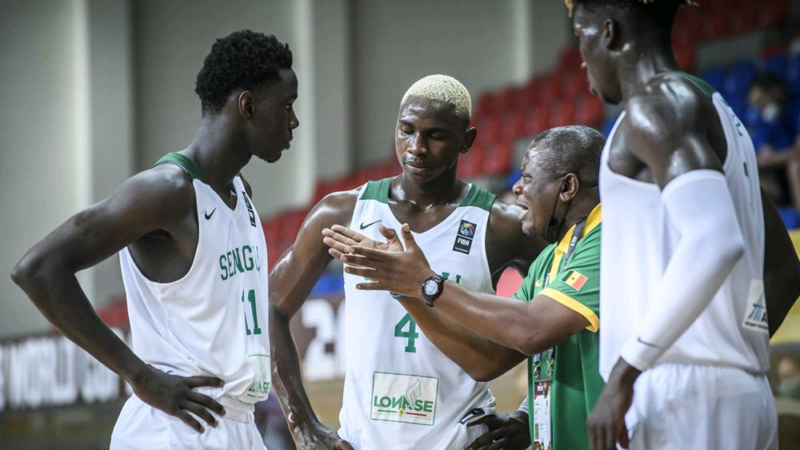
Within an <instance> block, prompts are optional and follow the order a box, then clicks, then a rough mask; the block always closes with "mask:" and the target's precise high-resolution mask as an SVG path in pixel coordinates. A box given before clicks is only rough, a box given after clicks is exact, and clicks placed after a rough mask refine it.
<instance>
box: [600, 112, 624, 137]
mask: <svg viewBox="0 0 800 450" xmlns="http://www.w3.org/2000/svg"><path fill="white" fill-rule="evenodd" d="M618 118H619V116H617V117H612V118H610V119H608V120H606V122H605V123H604V124H603V128H602V129H601V130H600V132H601V133H603V136H605V137H606V139H608V136H609V135H611V131H612V130H613V129H614V125H615V124H616V123H617V119H618Z"/></svg>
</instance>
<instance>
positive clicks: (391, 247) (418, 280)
mask: <svg viewBox="0 0 800 450" xmlns="http://www.w3.org/2000/svg"><path fill="white" fill-rule="evenodd" d="M336 227H338V226H334V228H335V231H339V234H340V235H343V236H345V237H349V239H352V240H353V243H354V244H355V245H351V244H348V243H345V242H343V241H342V240H341V238H340V239H336V237H334V236H331V235H330V233H326V231H323V234H325V236H326V238H325V243H326V244H327V245H328V246H330V247H331V250H334V251H335V252H336V253H335V255H338V258H339V259H340V260H341V261H342V262H343V263H345V268H344V270H345V272H346V273H349V274H352V275H356V276H362V277H364V278H367V279H369V280H370V281H369V282H365V283H359V284H357V285H356V289H361V290H365V291H390V292H393V293H396V294H400V295H403V296H406V297H412V298H420V297H421V289H422V284H423V283H424V282H425V280H426V279H428V278H429V277H430V276H432V275H435V273H434V272H433V270H431V267H430V265H429V264H428V260H427V259H426V258H425V254H423V253H422V250H421V249H420V248H419V246H418V245H417V242H416V241H415V240H414V235H413V234H412V233H411V228H409V226H408V224H404V225H403V227H402V229H401V232H400V240H401V241H402V244H403V245H404V246H405V250H402V247H401V246H400V245H399V242H397V241H396V239H397V233H395V232H394V231H393V230H389V229H387V228H384V227H381V234H383V235H384V237H386V238H387V239H388V241H387V242H386V243H384V244H378V245H372V246H368V245H370V244H368V243H365V240H368V239H367V238H363V236H362V239H360V240H359V239H357V238H356V237H354V235H357V234H358V233H356V232H355V231H353V230H347V229H345V230H347V232H348V233H349V234H350V236H348V235H347V234H345V233H342V232H341V230H340V229H339V228H336ZM341 228H344V227H341ZM331 231H334V230H331ZM373 242H374V241H373ZM331 254H332V255H334V253H331Z"/></svg>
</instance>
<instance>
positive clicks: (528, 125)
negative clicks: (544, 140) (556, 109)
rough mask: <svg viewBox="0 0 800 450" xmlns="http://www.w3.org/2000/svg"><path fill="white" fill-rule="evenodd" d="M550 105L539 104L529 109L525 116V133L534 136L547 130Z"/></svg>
mask: <svg viewBox="0 0 800 450" xmlns="http://www.w3.org/2000/svg"><path fill="white" fill-rule="evenodd" d="M549 117H550V106H549V105H545V104H542V105H539V106H537V107H536V108H533V109H528V112H527V113H526V117H525V134H527V135H528V136H532V135H535V134H539V133H541V132H542V131H544V130H546V129H547V127H548V124H549V120H550V119H549Z"/></svg>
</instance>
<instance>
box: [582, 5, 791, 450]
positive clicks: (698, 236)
mask: <svg viewBox="0 0 800 450" xmlns="http://www.w3.org/2000/svg"><path fill="white" fill-rule="evenodd" d="M572 3H574V11H573V12H574V18H573V26H574V31H575V35H576V36H577V37H578V39H579V41H580V52H581V56H582V58H583V61H584V63H583V66H584V67H585V68H586V70H587V72H588V77H589V82H590V85H591V89H592V91H593V92H594V93H595V94H597V95H598V96H599V97H600V98H601V99H603V100H604V101H606V102H608V103H614V104H616V103H620V102H622V103H623V104H624V106H625V112H624V113H623V114H622V115H621V116H620V118H619V119H618V121H617V124H616V126H615V128H614V131H612V133H611V136H610V137H609V139H608V142H607V144H606V148H605V149H604V152H603V160H602V162H601V169H600V195H601V198H602V199H603V209H604V210H605V211H604V212H605V214H604V215H605V217H604V219H605V224H604V229H603V238H602V256H601V266H602V270H601V273H602V275H601V301H600V305H601V307H600V312H601V315H602V317H603V322H604V326H603V328H602V330H601V331H600V372H601V374H602V375H603V377H604V378H606V380H607V384H606V387H605V388H604V390H603V394H602V395H601V397H600V399H599V400H598V402H597V405H596V406H595V408H594V410H593V411H592V414H591V415H590V417H589V420H588V421H587V424H588V427H589V431H590V436H591V441H592V448H594V449H596V450H600V449H603V450H605V449H612V448H615V446H616V442H617V441H619V442H620V443H621V444H622V445H623V446H627V445H628V443H629V442H628V441H629V439H630V446H631V448H636V449H643V448H647V449H658V448H705V449H729V448H747V449H772V448H776V447H777V442H776V411H775V405H774V402H773V399H772V393H771V391H770V387H769V385H768V383H767V380H766V377H765V376H764V373H765V372H766V371H767V369H768V364H769V363H768V355H769V333H770V328H771V327H770V326H769V323H768V320H767V314H766V311H769V314H770V316H773V312H774V313H775V314H774V315H775V316H777V317H773V318H772V319H773V321H774V320H776V319H777V321H776V322H774V323H775V324H780V321H781V320H782V319H783V317H784V316H785V313H786V311H787V310H788V307H790V306H791V303H792V302H794V300H795V299H796V298H797V296H798V294H799V293H800V289H799V288H798V273H800V271H799V270H798V261H797V256H796V255H795V252H794V249H793V247H792V244H791V242H790V241H789V238H788V235H787V233H786V230H785V228H784V227H783V225H782V223H781V221H780V218H779V216H778V215H777V213H776V211H775V208H774V206H773V205H772V204H771V203H770V202H769V201H768V200H766V199H765V197H764V196H763V195H762V193H761V190H760V188H759V180H758V172H757V170H756V168H757V165H756V160H755V152H754V150H753V145H752V142H751V140H750V137H749V136H748V134H747V131H745V129H744V127H743V126H742V125H741V123H740V122H739V119H738V118H737V117H736V116H735V115H734V114H733V112H732V111H731V109H730V108H729V107H728V106H727V105H726V103H725V101H724V99H723V98H722V97H721V96H720V95H719V93H717V92H714V90H713V88H711V87H710V86H709V85H708V84H706V83H704V82H703V81H702V80H699V79H697V78H694V77H692V76H689V75H687V74H684V73H682V72H680V69H679V66H678V64H677V63H676V62H675V58H674V57H673V54H672V50H671V46H670V38H671V28H672V22H673V19H674V17H675V13H676V11H677V9H678V8H679V6H681V4H683V3H685V2H684V1H683V0H655V1H649V2H645V1H631V0H575V1H574V2H571V1H569V0H568V1H567V4H568V6H571V4H572ZM765 241H766V242H765ZM765 251H766V253H765ZM779 278H780V279H782V282H780V283H775V282H774V280H775V279H779ZM765 282H766V283H765ZM765 285H766V289H765ZM765 296H766V300H767V301H768V302H769V303H766V304H765ZM772 328H774V327H772ZM634 382H635V383H636V384H635V391H636V395H633V392H634ZM629 409H630V411H629V412H628V414H627V416H626V415H625V413H626V411H628V410H629ZM626 426H627V428H626ZM629 432H630V433H629ZM629 434H630V436H629Z"/></svg>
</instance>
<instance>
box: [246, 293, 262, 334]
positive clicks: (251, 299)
mask: <svg viewBox="0 0 800 450" xmlns="http://www.w3.org/2000/svg"><path fill="white" fill-rule="evenodd" d="M247 301H248V302H250V310H251V311H252V312H253V314H252V315H253V331H250V326H249V325H248V323H249V322H248V321H247V307H245V308H244V328H245V330H247V335H248V336H250V335H251V334H261V328H259V327H258V310H257V308H256V291H255V290H253V289H250V290H249V291H247ZM242 303H244V292H242ZM245 306H246V305H245Z"/></svg>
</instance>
